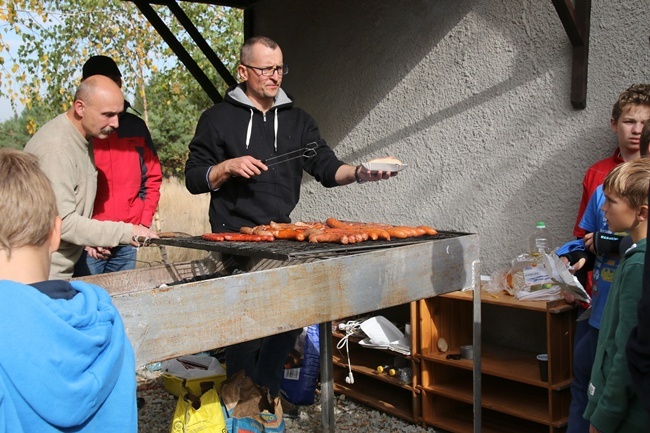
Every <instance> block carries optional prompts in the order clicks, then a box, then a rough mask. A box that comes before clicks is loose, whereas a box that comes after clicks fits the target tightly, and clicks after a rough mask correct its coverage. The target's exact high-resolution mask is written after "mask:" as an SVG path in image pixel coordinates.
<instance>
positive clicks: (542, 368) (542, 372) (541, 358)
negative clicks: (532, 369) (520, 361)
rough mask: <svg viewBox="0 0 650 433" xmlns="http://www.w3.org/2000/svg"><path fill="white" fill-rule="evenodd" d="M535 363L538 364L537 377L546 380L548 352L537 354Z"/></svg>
mask: <svg viewBox="0 0 650 433" xmlns="http://www.w3.org/2000/svg"><path fill="white" fill-rule="evenodd" d="M537 363H538V364H539V378H540V379H542V382H548V354H546V353H540V354H539V355H537Z"/></svg>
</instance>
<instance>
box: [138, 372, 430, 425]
mask: <svg viewBox="0 0 650 433" xmlns="http://www.w3.org/2000/svg"><path fill="white" fill-rule="evenodd" d="M137 377H138V397H143V398H144V400H145V405H144V407H143V408H142V409H140V411H139V413H138V424H139V433H164V432H168V431H169V426H170V423H171V419H172V416H173V414H174V408H175V407H176V397H175V396H173V395H172V394H170V393H169V392H167V390H166V389H165V388H164V387H163V383H162V378H161V377H160V373H159V372H149V371H147V370H143V371H138V373H137ZM334 416H335V422H336V424H335V426H336V432H337V433H347V432H354V433H384V432H385V433H389V432H390V433H425V432H426V433H436V432H437V433H442V431H441V430H434V429H433V428H431V427H430V428H428V429H427V428H423V427H421V426H417V425H414V424H411V423H408V422H406V421H403V420H401V419H399V418H395V417H393V416H390V415H388V414H385V413H383V412H379V411H376V410H374V409H371V408H369V407H367V406H365V405H363V404H361V403H358V402H355V401H353V400H350V399H346V398H345V396H343V395H336V404H335V407H334ZM285 425H286V431H287V433H319V432H321V431H322V425H321V407H320V401H319V400H318V394H317V395H316V401H315V403H314V404H313V405H311V406H301V407H300V417H299V418H297V419H285Z"/></svg>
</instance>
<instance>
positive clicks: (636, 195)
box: [603, 158, 650, 209]
mask: <svg viewBox="0 0 650 433" xmlns="http://www.w3.org/2000/svg"><path fill="white" fill-rule="evenodd" d="M649 188H650V158H639V159H635V160H632V161H628V162H625V163H623V164H621V165H619V166H617V167H616V168H614V169H613V170H612V171H610V172H609V174H608V175H607V177H606V178H605V182H604V183H603V191H605V192H606V193H608V192H610V193H611V192H613V193H615V194H616V195H618V196H620V197H621V198H622V199H624V200H627V202H628V203H629V204H630V206H631V207H632V208H633V209H639V208H640V207H641V206H643V205H647V204H648V189H649Z"/></svg>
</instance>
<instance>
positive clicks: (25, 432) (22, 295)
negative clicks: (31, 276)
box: [0, 280, 138, 433]
mask: <svg viewBox="0 0 650 433" xmlns="http://www.w3.org/2000/svg"><path fill="white" fill-rule="evenodd" d="M50 283H58V284H63V285H67V286H68V292H70V290H71V289H72V292H71V293H72V296H68V297H67V298H66V297H65V296H53V297H51V295H50V296H48V294H46V293H44V291H42V290H40V289H37V288H35V287H33V286H28V285H24V284H20V283H16V282H12V281H6V280H5V281H0V335H2V337H1V340H0V341H1V342H2V343H1V349H0V432H7V433H29V432H34V433H36V432H38V433H49V432H107V433H108V432H111V433H114V432H120V433H136V432H137V430H138V427H137V409H136V380H135V357H134V354H133V348H132V347H131V344H130V342H129V340H128V339H127V337H126V334H125V332H124V325H123V323H122V319H121V318H120V315H119V313H118V311H117V310H116V309H115V307H114V306H113V304H112V302H111V298H110V296H109V294H108V293H107V292H106V291H105V290H104V289H102V288H100V287H97V286H94V285H91V284H87V283H84V282H81V281H73V282H71V283H68V282H63V281H57V282H54V281H52V282H50Z"/></svg>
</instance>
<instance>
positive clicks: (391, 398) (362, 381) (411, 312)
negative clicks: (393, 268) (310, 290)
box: [332, 302, 422, 423]
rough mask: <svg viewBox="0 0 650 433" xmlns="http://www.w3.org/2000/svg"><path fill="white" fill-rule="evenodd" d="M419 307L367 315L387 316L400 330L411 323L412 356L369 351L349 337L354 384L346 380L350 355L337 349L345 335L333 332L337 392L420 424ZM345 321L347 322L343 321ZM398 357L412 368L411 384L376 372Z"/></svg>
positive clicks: (384, 310) (411, 305)
mask: <svg viewBox="0 0 650 433" xmlns="http://www.w3.org/2000/svg"><path fill="white" fill-rule="evenodd" d="M416 308H417V303H416V302H411V303H410V304H405V305H400V306H397V307H391V308H386V309H383V310H378V311H374V312H373V313H372V314H370V315H367V316H366V317H372V316H379V315H381V316H384V317H386V318H387V319H388V320H390V321H391V322H393V323H396V324H398V327H400V328H401V327H402V326H403V325H404V324H407V323H408V324H410V325H411V355H410V356H407V355H402V354H400V353H398V352H394V351H391V350H378V349H370V348H366V347H363V346H361V345H359V344H358V343H359V341H360V338H356V337H350V338H349V344H348V349H349V352H350V365H351V368H352V372H353V375H354V383H352V384H349V383H347V382H346V381H345V379H346V378H347V377H348V359H347V352H346V350H345V349H340V350H339V349H337V348H336V345H337V343H338V342H339V341H340V340H341V339H342V338H343V337H344V334H343V333H341V331H338V330H336V329H333V330H332V338H333V347H334V349H333V353H332V363H333V374H334V391H335V392H337V393H339V394H344V395H346V396H348V397H350V398H352V399H354V400H357V401H360V402H362V403H364V404H366V405H368V406H371V407H374V408H376V409H378V410H381V411H383V412H386V413H388V414H391V415H394V416H397V417H399V418H402V419H405V420H407V421H409V422H413V423H419V420H420V417H421V412H422V406H421V403H420V391H419V389H418V382H417V380H418V377H419V369H420V366H419V360H418V359H417V358H416V356H415V354H416V352H417V347H418V344H419V343H418V341H417V340H418V339H417V337H416V336H417V335H418V330H417V321H416V320H415V317H416ZM350 319H354V318H350ZM357 319H361V318H357ZM345 321H347V319H346V320H344V321H343V322H345ZM337 323H338V322H334V323H333V328H335V327H336V325H337ZM400 325H401V326H400ZM402 331H403V329H402ZM396 358H399V361H400V363H403V364H405V365H406V366H408V367H410V368H411V373H412V378H413V379H412V382H411V383H403V382H401V381H399V380H398V379H397V378H395V377H391V376H389V375H388V374H386V373H378V372H377V366H379V365H393V364H394V363H395V360H396Z"/></svg>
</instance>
